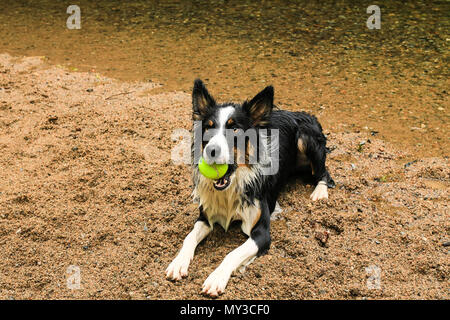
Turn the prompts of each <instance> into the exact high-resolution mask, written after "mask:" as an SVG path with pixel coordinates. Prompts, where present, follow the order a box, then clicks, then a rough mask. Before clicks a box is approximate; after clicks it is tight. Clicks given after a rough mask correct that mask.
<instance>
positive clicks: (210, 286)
mask: <svg viewBox="0 0 450 320" xmlns="http://www.w3.org/2000/svg"><path fill="white" fill-rule="evenodd" d="M230 275H231V274H230V273H229V272H227V271H225V270H221V269H219V268H217V269H216V270H214V272H213V273H211V274H210V275H209V277H208V278H207V279H206V280H205V282H204V283H203V288H202V293H203V294H204V295H207V296H210V297H212V298H217V297H218V296H219V295H220V294H222V293H224V292H225V287H226V286H227V283H228V280H229V279H230Z"/></svg>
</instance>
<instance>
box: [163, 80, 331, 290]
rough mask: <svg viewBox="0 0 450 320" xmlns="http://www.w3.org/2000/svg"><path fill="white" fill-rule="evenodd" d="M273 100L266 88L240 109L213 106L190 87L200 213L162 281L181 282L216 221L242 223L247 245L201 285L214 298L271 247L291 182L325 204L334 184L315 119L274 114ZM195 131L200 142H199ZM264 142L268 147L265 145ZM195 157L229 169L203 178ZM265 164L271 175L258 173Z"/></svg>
mask: <svg viewBox="0 0 450 320" xmlns="http://www.w3.org/2000/svg"><path fill="white" fill-rule="evenodd" d="M273 99H274V89H273V87H272V86H269V87H266V88H265V89H264V90H263V91H261V92H260V93H258V94H257V95H256V96H255V97H254V98H253V99H251V100H250V101H248V100H247V101H245V102H244V103H243V104H236V103H223V104H217V103H216V101H215V100H214V98H213V97H212V96H211V95H210V94H209V92H208V90H207V89H206V87H205V85H204V84H203V82H202V81H201V80H196V81H195V82H194V89H193V93H192V104H193V120H194V146H193V154H194V156H193V180H194V181H193V182H194V191H193V195H194V201H197V202H198V203H199V210H200V215H199V217H198V219H197V221H196V222H195V224H194V228H193V230H192V231H191V232H190V233H189V234H188V235H187V237H186V238H185V239H184V241H183V246H182V248H181V250H180V251H179V253H178V255H177V256H176V257H175V259H174V260H173V261H172V263H170V265H169V266H168V267H167V269H166V277H167V278H168V279H170V280H181V278H183V277H186V276H187V274H188V267H189V264H190V262H191V261H192V259H193V257H194V252H195V249H196V247H197V245H198V244H199V243H200V242H201V241H202V240H203V239H204V238H205V237H206V236H207V235H208V234H209V233H210V232H211V231H212V230H213V226H214V224H215V223H218V224H220V225H221V226H222V227H223V228H224V229H225V230H227V228H228V226H229V225H230V223H231V222H232V221H234V220H241V221H242V225H241V228H242V231H243V232H244V233H245V234H246V235H248V239H247V241H245V243H244V244H242V245H241V246H240V247H238V248H236V249H235V250H233V251H232V252H230V253H229V254H228V255H227V256H226V257H225V259H224V260H223V262H222V263H221V264H220V265H219V266H218V267H217V269H215V271H214V272H212V273H211V274H210V275H209V277H208V278H207V279H206V280H205V282H204V283H203V288H202V293H203V294H205V295H208V296H211V297H217V296H218V295H220V294H222V293H223V292H224V290H225V287H226V285H227V283H228V280H229V278H230V276H231V274H232V273H233V272H234V271H236V270H238V269H239V270H243V269H244V268H245V266H246V265H248V264H249V263H251V262H252V261H253V260H254V259H255V258H256V257H258V256H260V255H263V254H265V253H266V252H267V250H268V249H269V246H270V241H271V240H270V215H271V214H272V212H274V210H275V207H276V205H277V198H278V195H279V193H280V191H281V190H282V189H283V187H284V186H285V185H286V183H287V181H288V180H289V179H290V178H291V177H293V176H295V177H301V178H303V179H306V180H308V179H309V180H310V181H311V183H313V184H314V185H315V186H316V187H315V189H314V191H313V193H312V194H311V199H312V200H313V201H315V200H320V199H327V198H328V191H327V189H328V187H330V188H333V187H334V181H333V179H332V178H331V177H330V175H329V173H328V171H327V169H326V168H325V159H326V154H327V151H328V149H327V148H326V137H325V136H324V135H323V133H322V127H321V125H320V124H319V122H318V121H317V118H316V117H315V116H312V115H309V114H307V113H305V112H290V111H284V110H279V109H278V108H277V107H275V106H274V104H273ZM274 108H275V109H276V110H274ZM195 132H199V133H200V135H201V136H202V137H200V139H201V140H200V141H201V142H200V143H197V142H198V137H196V136H195ZM229 132H231V133H233V135H232V136H233V138H232V139H229V138H228V133H229ZM249 132H250V133H254V134H253V136H252V135H251V134H248V133H249ZM273 132H276V133H277V135H274V134H273ZM205 136H209V139H205ZM239 136H244V142H245V143H244V146H243V148H238V147H237V146H236V145H235V142H236V138H239ZM252 137H253V139H252ZM274 137H275V138H276V139H275V138H274ZM255 139H256V141H255ZM252 140H253V141H252ZM262 140H266V142H267V140H270V142H268V143H266V145H264V144H263V143H260V142H261V141H262ZM276 140H277V141H276ZM196 146H198V147H196ZM195 149H198V152H197V153H198V154H197V155H195V153H196V152H195V151H196V150H195ZM272 151H276V152H273V153H274V154H275V155H276V156H273V155H272ZM200 156H202V157H203V159H205V161H206V162H207V163H208V164H212V163H227V164H228V170H227V172H226V173H225V175H224V176H223V177H221V178H220V179H217V180H211V179H208V178H205V177H204V176H203V175H202V174H201V173H200V172H199V170H198V159H199V157H200ZM250 158H253V160H254V161H250ZM255 159H256V160H255ZM239 160H240V161H239ZM267 163H269V165H270V166H272V168H273V167H275V168H276V170H272V171H270V170H264V168H265V166H266V167H267Z"/></svg>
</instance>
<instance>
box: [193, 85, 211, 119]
mask: <svg viewBox="0 0 450 320" xmlns="http://www.w3.org/2000/svg"><path fill="white" fill-rule="evenodd" d="M215 104H216V102H215V101H214V99H213V97H211V95H210V94H209V92H208V90H207V89H206V87H205V85H204V84H203V81H202V80H200V79H197V80H195V81H194V89H193V90H192V108H193V114H192V118H193V119H194V120H202V119H203V118H204V117H205V115H206V114H207V113H208V110H209V108H212V107H213V106H214V105H215Z"/></svg>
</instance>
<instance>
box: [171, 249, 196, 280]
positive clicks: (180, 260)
mask: <svg viewBox="0 0 450 320" xmlns="http://www.w3.org/2000/svg"><path fill="white" fill-rule="evenodd" d="M190 263H191V259H190V258H189V257H185V256H180V255H178V256H177V257H176V258H175V259H174V260H173V261H172V262H171V263H170V264H169V266H168V267H167V269H166V278H167V279H169V280H175V281H177V280H181V278H185V277H187V275H188V268H189V264H190Z"/></svg>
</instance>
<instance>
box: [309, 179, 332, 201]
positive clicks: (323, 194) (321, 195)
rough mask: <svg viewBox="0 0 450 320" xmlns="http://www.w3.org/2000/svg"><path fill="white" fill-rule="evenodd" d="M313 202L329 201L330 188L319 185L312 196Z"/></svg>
mask: <svg viewBox="0 0 450 320" xmlns="http://www.w3.org/2000/svg"><path fill="white" fill-rule="evenodd" d="M310 198H311V200H312V201H317V200H321V199H328V187H327V185H325V184H321V183H319V184H318V185H317V186H316V188H315V189H314V191H313V193H312V194H311V196H310Z"/></svg>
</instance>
